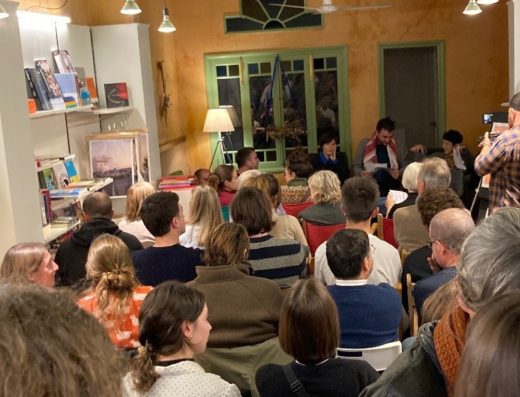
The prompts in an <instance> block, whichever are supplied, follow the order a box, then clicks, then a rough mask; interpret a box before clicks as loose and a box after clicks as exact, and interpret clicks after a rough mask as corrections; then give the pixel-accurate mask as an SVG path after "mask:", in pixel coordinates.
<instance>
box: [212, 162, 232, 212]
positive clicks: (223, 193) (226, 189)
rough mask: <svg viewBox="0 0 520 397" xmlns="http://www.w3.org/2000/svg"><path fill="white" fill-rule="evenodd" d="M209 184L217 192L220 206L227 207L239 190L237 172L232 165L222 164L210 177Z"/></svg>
mask: <svg viewBox="0 0 520 397" xmlns="http://www.w3.org/2000/svg"><path fill="white" fill-rule="evenodd" d="M208 183H209V185H210V186H211V187H212V188H213V189H215V190H216V191H217V193H218V199H219V201H220V205H221V206H222V207H226V206H228V205H229V204H230V203H231V200H233V196H234V195H235V192H236V191H237V189H238V184H237V171H236V170H235V168H233V166H232V165H228V164H221V165H219V166H218V167H217V168H216V169H215V171H213V174H211V175H210V176H209V179H208Z"/></svg>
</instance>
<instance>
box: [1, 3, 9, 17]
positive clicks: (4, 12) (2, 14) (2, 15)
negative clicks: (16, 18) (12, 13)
mask: <svg viewBox="0 0 520 397" xmlns="http://www.w3.org/2000/svg"><path fill="white" fill-rule="evenodd" d="M8 16H9V13H8V12H7V11H6V10H5V8H4V6H3V5H2V4H0V19H4V18H7V17H8Z"/></svg>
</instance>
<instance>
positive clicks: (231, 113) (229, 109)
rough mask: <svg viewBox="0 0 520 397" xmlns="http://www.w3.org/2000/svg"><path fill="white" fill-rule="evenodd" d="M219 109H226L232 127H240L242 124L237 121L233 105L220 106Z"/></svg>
mask: <svg viewBox="0 0 520 397" xmlns="http://www.w3.org/2000/svg"><path fill="white" fill-rule="evenodd" d="M219 109H226V110H227V112H228V113H229V118H230V119H231V122H232V123H233V127H235V128H236V127H240V126H241V125H242V123H241V122H240V120H239V119H238V115H237V112H235V108H234V107H233V105H220V106H219Z"/></svg>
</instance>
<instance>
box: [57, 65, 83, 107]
mask: <svg viewBox="0 0 520 397" xmlns="http://www.w3.org/2000/svg"><path fill="white" fill-rule="evenodd" d="M54 77H55V78H56V81H57V82H58V84H59V86H60V88H61V92H62V93H63V101H64V102H65V107H66V108H67V109H70V108H75V107H77V106H78V105H79V103H80V102H79V94H78V80H77V79H78V76H77V75H76V74H75V73H56V74H55V75H54Z"/></svg>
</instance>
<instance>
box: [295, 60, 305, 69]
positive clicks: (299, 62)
mask: <svg viewBox="0 0 520 397" xmlns="http://www.w3.org/2000/svg"><path fill="white" fill-rule="evenodd" d="M303 65H304V63H303V60H301V59H297V60H296V61H294V62H293V68H294V71H295V72H303V67H304V66H303Z"/></svg>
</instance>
